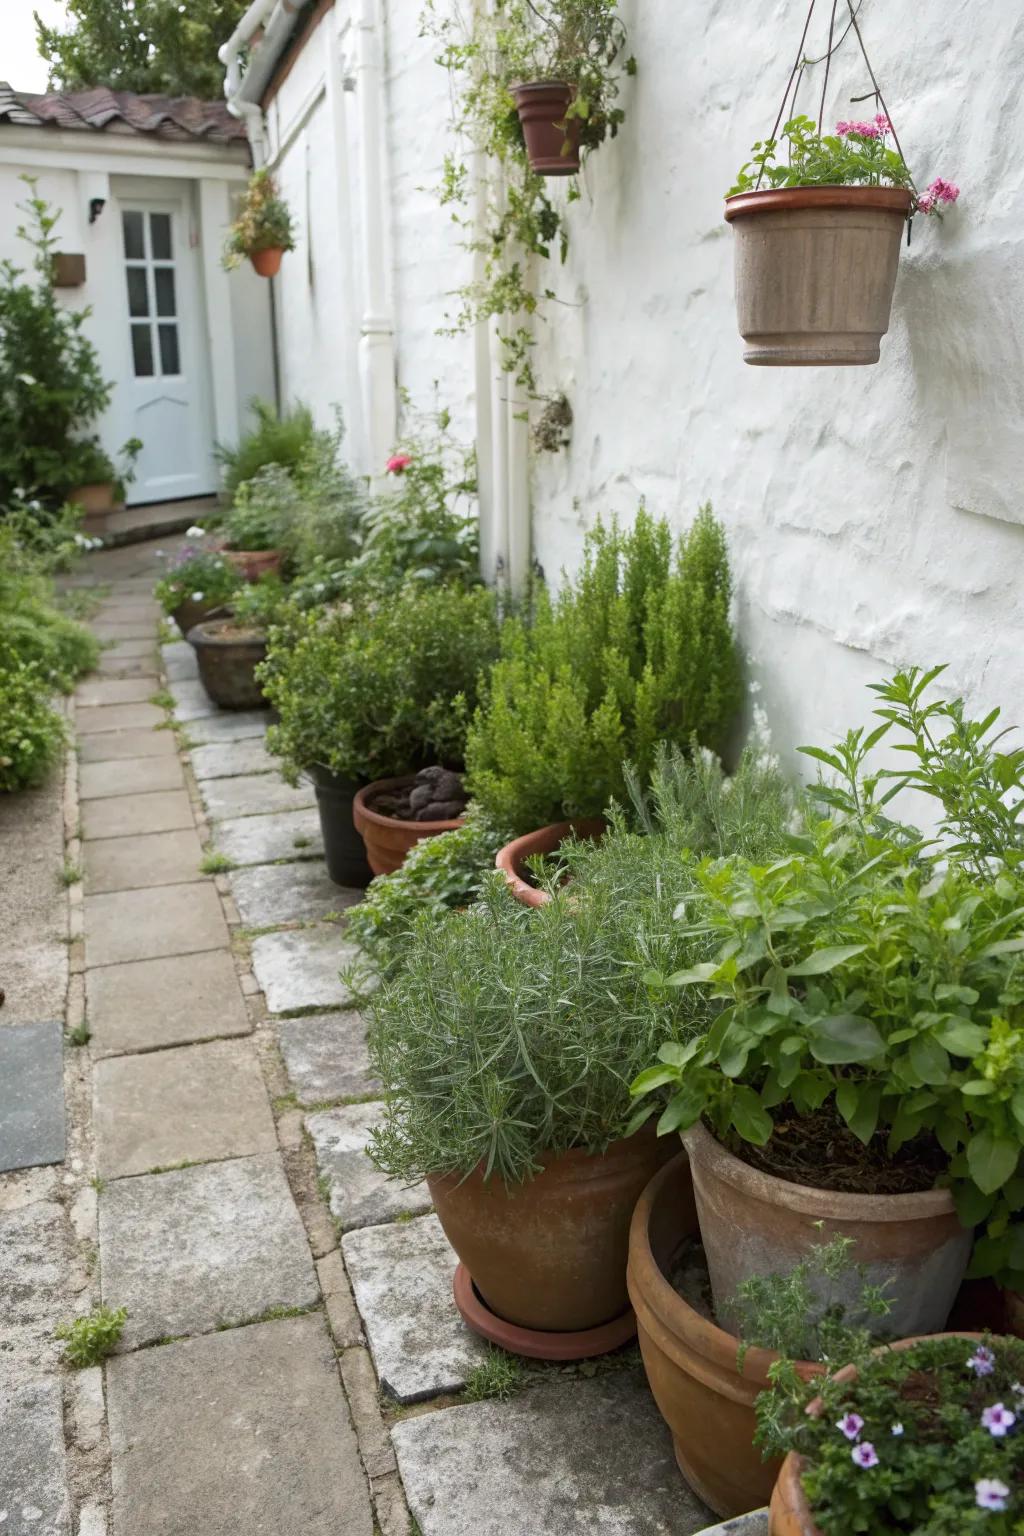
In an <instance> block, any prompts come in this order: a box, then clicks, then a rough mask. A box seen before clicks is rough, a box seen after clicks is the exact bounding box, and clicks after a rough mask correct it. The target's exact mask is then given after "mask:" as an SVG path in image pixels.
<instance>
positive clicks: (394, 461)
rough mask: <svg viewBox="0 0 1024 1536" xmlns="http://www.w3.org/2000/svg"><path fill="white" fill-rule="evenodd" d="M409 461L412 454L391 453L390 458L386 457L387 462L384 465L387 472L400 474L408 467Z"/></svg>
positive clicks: (410, 461)
mask: <svg viewBox="0 0 1024 1536" xmlns="http://www.w3.org/2000/svg"><path fill="white" fill-rule="evenodd" d="M411 463H412V455H411V454H408V453H393V454H392V455H391V457H390V459H388V462H387V466H386V468H387V473H388V474H389V475H401V474H404V473H405V471H406V470H407V469H408V468H409V465H410V464H411Z"/></svg>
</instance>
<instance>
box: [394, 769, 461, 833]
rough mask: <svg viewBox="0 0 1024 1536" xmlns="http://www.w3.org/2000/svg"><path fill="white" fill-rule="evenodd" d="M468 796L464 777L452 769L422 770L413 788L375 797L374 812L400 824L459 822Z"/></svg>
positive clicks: (405, 785)
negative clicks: (402, 822) (400, 822)
mask: <svg viewBox="0 0 1024 1536" xmlns="http://www.w3.org/2000/svg"><path fill="white" fill-rule="evenodd" d="M467 799H468V796H467V794H466V791H465V788H464V787H463V783H462V775H461V774H460V773H455V772H453V771H452V770H451V769H450V768H437V767H435V768H422V769H421V770H420V772H419V773H418V774H417V775H416V778H415V780H414V781H413V782H412V783H411V784H404V785H403V786H402V787H401V788H400V789H389V790H384V791H383V792H382V793H381V794H379V795H374V797H373V804H372V806H371V809H372V810H374V811H376V813H377V815H378V816H394V817H395V818H396V820H398V821H457V820H458V819H459V817H460V816H463V815H465V811H466V802H467Z"/></svg>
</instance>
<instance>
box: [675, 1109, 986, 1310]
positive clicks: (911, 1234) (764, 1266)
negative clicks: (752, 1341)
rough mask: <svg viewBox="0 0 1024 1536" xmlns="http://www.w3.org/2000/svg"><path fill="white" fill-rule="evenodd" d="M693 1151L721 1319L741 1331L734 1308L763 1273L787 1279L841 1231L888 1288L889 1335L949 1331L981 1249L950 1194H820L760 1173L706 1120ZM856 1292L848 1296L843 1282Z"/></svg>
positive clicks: (690, 1145)
mask: <svg viewBox="0 0 1024 1536" xmlns="http://www.w3.org/2000/svg"><path fill="white" fill-rule="evenodd" d="M683 1143H684V1145H685V1147H686V1150H687V1151H688V1152H689V1154H690V1168H691V1172H692V1175H693V1188H694V1194H695V1195H696V1199H697V1213H698V1216H699V1219H700V1231H701V1237H702V1239H703V1242H704V1251H705V1253H706V1254H707V1260H708V1270H709V1273H710V1275H711V1289H712V1292H713V1294H714V1299H715V1313H716V1316H717V1317H718V1319H719V1321H720V1322H722V1323H723V1324H724V1325H725V1326H727V1327H729V1326H731V1325H732V1322H733V1319H732V1318H731V1317H730V1304H731V1302H732V1299H733V1297H734V1296H735V1295H736V1292H737V1290H738V1289H739V1287H740V1285H742V1283H743V1282H744V1281H745V1280H749V1279H751V1278H752V1277H753V1276H755V1275H770V1274H778V1273H781V1272H783V1271H786V1270H789V1269H792V1268H793V1267H794V1265H796V1264H799V1263H800V1262H801V1261H802V1260H803V1259H805V1258H806V1257H807V1253H808V1250H809V1249H810V1248H811V1246H812V1245H813V1244H815V1243H823V1242H828V1240H829V1238H831V1237H833V1236H835V1235H836V1234H837V1233H840V1234H842V1235H843V1236H846V1237H852V1238H853V1239H854V1242H855V1244H856V1246H855V1248H854V1249H853V1251H852V1256H853V1258H854V1259H855V1260H856V1262H857V1263H858V1264H859V1265H863V1266H864V1268H865V1269H866V1271H867V1276H868V1279H869V1280H870V1281H871V1282H872V1283H873V1284H875V1285H881V1284H883V1283H885V1282H888V1291H887V1294H888V1296H889V1298H890V1300H891V1303H892V1307H891V1311H890V1312H889V1314H888V1316H887V1317H886V1319H885V1327H886V1330H887V1332H889V1333H894V1334H896V1335H898V1336H900V1335H910V1334H919V1333H937V1332H938V1331H939V1330H940V1329H941V1328H943V1327H945V1325H946V1321H947V1319H948V1317H949V1314H950V1311H951V1309H952V1306H953V1303H954V1301H955V1300H956V1295H957V1291H958V1290H959V1288H960V1283H961V1281H962V1280H963V1277H964V1271H965V1270H966V1268H967V1261H968V1259H969V1258H970V1255H971V1248H972V1246H973V1243H974V1234H973V1232H972V1231H969V1230H965V1228H963V1227H962V1226H961V1225H960V1221H959V1219H958V1217H957V1214H956V1208H955V1206H954V1205H953V1197H952V1195H951V1194H950V1192H949V1190H948V1189H926V1190H921V1191H919V1192H918V1193H912V1194H902V1195H865V1194H847V1193H845V1192H844V1191H842V1190H837V1189H813V1188H811V1187H810V1186H809V1185H806V1184H795V1183H793V1182H791V1181H790V1180H789V1179H780V1178H776V1177H775V1176H774V1175H773V1174H770V1173H764V1172H762V1171H761V1170H760V1169H759V1168H753V1167H751V1165H750V1164H749V1163H745V1162H743V1160H742V1159H741V1158H738V1157H734V1156H733V1154H732V1153H731V1152H730V1151H729V1150H728V1149H727V1148H726V1147H723V1146H722V1144H721V1142H719V1141H716V1140H715V1138H714V1137H713V1136H712V1135H711V1133H710V1132H709V1131H708V1130H706V1129H705V1127H704V1126H703V1125H701V1124H700V1123H699V1122H698V1123H697V1124H696V1125H694V1126H692V1127H691V1128H690V1130H688V1131H687V1132H686V1134H685V1136H684V1137H683ZM844 1284H848V1285H849V1294H848V1295H844V1294H843V1285H844ZM858 1289H859V1279H858V1277H857V1276H856V1275H855V1274H853V1275H851V1276H850V1277H849V1280H848V1282H840V1283H839V1286H838V1290H837V1293H836V1298H835V1299H836V1300H837V1301H840V1302H842V1301H845V1302H846V1303H847V1304H848V1305H851V1306H853V1305H855V1304H856V1299H857V1292H858Z"/></svg>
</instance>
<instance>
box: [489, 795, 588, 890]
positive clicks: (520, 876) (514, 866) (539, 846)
mask: <svg viewBox="0 0 1024 1536" xmlns="http://www.w3.org/2000/svg"><path fill="white" fill-rule="evenodd" d="M606 830H607V823H606V822H605V821H604V820H603V819H602V818H601V817H589V818H587V817H585V818H583V819H582V820H580V821H556V822H555V823H554V824H553V825H552V826H550V827H541V828H540V829H539V830H538V831H537V832H527V833H526V835H525V836H524V837H517V838H516V839H515V841H514V842H511V843H506V844H505V846H504V848H502V849H500V850H499V852H498V855H497V858H496V859H495V860H494V864H495V868H496V869H500V870H501V872H502V874H503V875H504V876H505V879H506V880H507V882H508V885H509V888H510V890H511V892H512V894H513V896H514V897H515V899H516V901H519V902H522V904H523V906H524V907H543V906H546V905H547V903H548V902H549V901H550V900H551V897H550V896H549V895H548V893H547V891H541V890H538V888H537V887H536V886H535V885H531V884H530V881H529V878H528V876H527V870H526V861H527V859H529V858H532V857H533V855H534V854H541V855H545V854H551V853H557V852H558V850H559V848H560V847H561V845H562V844H563V843H564V842H565V840H566V838H567V837H569V836H570V835H573V836H575V837H578V838H581V839H582V838H589V839H590V840H591V842H595V843H596V842H597V841H598V839H599V838H601V837H603V836H604V834H605V831H606Z"/></svg>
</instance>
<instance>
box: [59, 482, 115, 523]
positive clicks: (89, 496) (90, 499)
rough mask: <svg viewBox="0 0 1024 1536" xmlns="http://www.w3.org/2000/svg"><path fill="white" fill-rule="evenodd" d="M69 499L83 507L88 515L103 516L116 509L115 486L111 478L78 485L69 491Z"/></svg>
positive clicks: (77, 505) (75, 504)
mask: <svg viewBox="0 0 1024 1536" xmlns="http://www.w3.org/2000/svg"><path fill="white" fill-rule="evenodd" d="M67 499H68V501H70V502H71V503H72V504H73V505H74V506H76V507H81V509H82V511H83V512H84V513H85V514H86V515H87V516H103V515H104V514H105V513H107V512H113V510H114V486H113V483H112V482H111V481H110V480H101V481H97V482H95V483H94V484H93V485H76V486H75V487H74V489H73V490H70V491H68V494H67Z"/></svg>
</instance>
